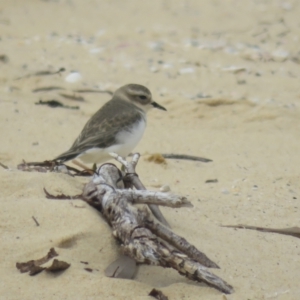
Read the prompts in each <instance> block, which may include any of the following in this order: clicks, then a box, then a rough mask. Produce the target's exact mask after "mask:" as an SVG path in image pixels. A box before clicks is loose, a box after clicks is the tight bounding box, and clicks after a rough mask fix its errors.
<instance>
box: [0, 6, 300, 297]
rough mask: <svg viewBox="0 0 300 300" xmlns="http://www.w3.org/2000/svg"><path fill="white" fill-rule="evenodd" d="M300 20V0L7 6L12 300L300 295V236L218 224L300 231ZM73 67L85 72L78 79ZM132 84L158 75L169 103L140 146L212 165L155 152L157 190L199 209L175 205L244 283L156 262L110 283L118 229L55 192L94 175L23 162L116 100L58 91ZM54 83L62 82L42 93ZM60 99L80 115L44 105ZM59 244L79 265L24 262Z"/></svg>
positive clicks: (153, 85)
mask: <svg viewBox="0 0 300 300" xmlns="http://www.w3.org/2000/svg"><path fill="white" fill-rule="evenodd" d="M299 14H300V4H299V3H298V2H297V1H279V0H278V1H250V0H245V1H239V0H234V1H229V0H216V1H209V0H202V1H177V0H175V1H171V0H166V1H143V2H141V1H137V0H131V1H130V0H125V1H116V0H114V1H100V0H98V1H97V0H88V1H80V0H71V1H64V0H57V1H33V0H27V1H21V0H16V1H10V0H2V1H1V4H0V37H1V40H0V58H1V57H2V58H1V59H0V68H1V74H0V162H2V163H3V164H5V165H7V166H8V167H10V168H11V169H10V170H5V169H3V168H1V167H0V178H1V180H0V190H1V196H0V198H1V212H0V231H1V233H0V236H1V238H0V240H1V242H0V244H1V247H0V248H1V249H0V254H1V262H0V278H1V281H0V299H150V298H149V297H148V296H147V295H148V293H149V292H150V291H151V290H152V288H157V289H161V290H162V291H163V292H164V294H166V295H167V296H168V297H169V299H206V300H210V299H230V300H233V299H234V300H244V299H299V298H300V287H299V279H300V271H299V262H300V250H299V249H300V247H299V242H300V241H299V239H297V238H294V237H290V236H283V235H278V234H272V233H262V232H256V231H250V230H234V229H231V228H224V227H220V226H219V225H220V224H223V225H235V224H248V225H253V226H260V227H272V228H285V227H294V226H299V199H300V194H299V193H300V183H299V182H300V171H299V165H300V155H299V153H300V138H299V132H300V121H299V120H300V111H299V97H300V89H299V77H300V69H299V62H300V56H299V52H298V51H299V47H298V46H299V38H300V28H299ZM1 55H5V56H1ZM62 67H63V68H65V69H66V71H65V72H63V73H61V74H56V75H48V76H47V75H45V76H30V77H24V78H21V79H19V80H16V78H19V77H22V76H26V75H28V74H34V73H36V72H39V71H51V72H55V71H57V70H59V69H60V68H62ZM74 70H76V71H78V72H79V73H80V74H81V76H82V79H81V80H80V81H78V82H75V83H70V82H66V81H65V77H66V76H67V75H68V74H69V72H70V71H74ZM126 83H139V84H143V85H146V86H147V87H148V88H149V89H150V90H151V91H152V93H153V96H154V99H155V101H157V102H158V103H160V104H161V105H163V106H165V107H166V108H167V109H168V112H167V113H165V112H162V111H158V110H153V111H151V112H150V113H149V118H148V128H147V130H146V133H145V135H144V138H143V139H142V141H141V143H140V144H139V145H138V147H137V149H136V150H137V151H139V152H140V153H141V154H147V153H171V152H172V153H185V154H190V155H198V156H202V157H207V158H210V159H212V160H213V162H211V163H207V164H205V163H200V162H188V161H179V160H178V161H177V160H168V161H167V165H159V164H155V163H151V162H147V161H146V160H145V159H143V157H142V158H141V161H140V163H139V166H138V173H139V175H140V178H141V179H142V181H143V183H144V184H145V186H146V187H147V188H149V189H158V188H159V187H160V186H162V185H169V186H170V188H171V190H172V192H174V193H178V194H182V195H186V196H187V197H188V199H189V200H190V201H191V202H192V203H193V205H194V208H191V209H190V208H184V209H167V208H163V209H162V210H163V212H164V215H165V216H166V218H167V219H168V220H169V222H170V224H171V226H172V228H173V229H174V231H175V232H176V233H178V234H180V235H182V236H184V237H186V238H187V239H188V240H189V241H190V242H191V243H192V244H194V245H195V246H196V247H198V248H199V249H200V250H201V251H203V252H204V253H206V254H207V255H208V256H209V257H210V258H211V259H212V260H214V261H215V262H216V263H217V264H218V265H220V267H221V269H220V270H214V271H213V272H214V273H215V274H217V275H218V276H220V277H222V278H223V279H224V280H226V281H227V282H229V283H230V284H232V285H233V286H234V288H235V293H234V294H232V295H229V296H226V297H227V298H222V295H221V294H220V293H219V292H218V291H216V290H214V289H211V288H209V287H207V286H205V285H201V284H197V283H193V282H190V281H188V280H186V279H185V278H183V277H181V276H180V275H178V274H177V273H176V272H174V271H173V270H164V269H162V268H157V267H151V266H142V267H140V270H139V273H138V275H137V278H136V280H134V281H129V280H114V279H110V278H106V277H105V276H104V269H105V268H106V267H107V265H108V264H109V263H110V262H112V261H113V260H115V259H116V258H117V256H118V246H117V244H116V243H115V241H114V240H113V237H112V235H111V231H110V229H109V227H108V225H107V224H106V223H105V221H104V220H102V219H101V218H100V217H99V215H98V213H97V212H96V211H94V210H93V209H92V208H91V207H89V206H88V205H87V204H85V203H82V202H81V201H78V200H76V201H75V200H74V201H53V200H47V199H46V198H45V196H44V193H43V188H44V187H45V188H46V189H47V190H48V191H49V192H50V193H65V194H74V195H75V194H78V193H80V192H81V190H82V187H83V184H84V183H85V182H86V180H87V179H80V178H71V177H69V176H66V175H63V174H54V173H50V174H48V173H27V172H20V171H18V170H17V169H16V165H17V164H18V163H21V161H22V159H25V160H26V161H43V160H45V159H52V158H54V157H55V156H57V155H59V154H60V153H62V152H63V151H66V150H67V148H68V147H70V145H71V144H72V142H73V141H74V139H75V138H76V137H77V135H78V134H79V132H80V130H81V129H82V127H83V125H84V124H85V123H86V121H87V120H88V119H89V118H90V116H91V115H92V114H93V113H94V112H95V111H96V110H97V109H98V108H99V107H100V106H101V105H103V103H105V101H107V100H108V99H109V97H110V96H109V95H108V94H96V93H84V94H80V96H83V97H84V99H85V101H84V102H75V101H72V100H70V99H66V98H63V97H62V96H60V95H59V93H62V92H63V93H68V94H73V93H74V92H73V90H74V89H87V88H89V89H104V90H105V89H108V90H111V91H113V90H115V89H116V88H118V87H119V86H121V85H124V84H126ZM49 86H58V87H61V88H63V90H52V91H48V92H37V93H33V92H32V91H33V90H35V89H37V88H41V87H49ZM75 94H76V95H78V94H77V93H75ZM52 99H55V100H59V101H61V102H63V103H64V104H66V105H70V106H77V105H78V106H79V107H80V109H79V110H69V109H64V108H50V107H46V106H42V105H35V103H36V102H38V101H39V100H44V101H45V100H52ZM145 157H146V156H145ZM208 179H218V182H217V183H205V181H206V180H208ZM32 216H34V217H35V218H36V219H37V221H38V222H39V224H40V226H37V225H36V224H35V222H34V220H33V219H32ZM51 247H55V249H56V251H57V252H58V253H59V256H58V259H60V260H64V261H66V262H68V263H70V264H71V267H70V268H69V269H68V270H66V271H65V272H64V273H62V274H59V275H57V274H49V273H46V272H42V273H40V274H38V275H36V276H34V277H30V276H28V275H27V274H26V273H25V274H20V273H19V271H18V270H17V269H16V267H15V264H16V262H22V261H27V260H30V259H36V258H40V257H42V256H44V255H45V254H46V253H47V252H48V250H49V249H50V248H51ZM81 261H85V262H88V263H89V264H88V265H86V264H83V263H81ZM87 267H88V268H91V269H93V272H87V271H86V270H84V268H87Z"/></svg>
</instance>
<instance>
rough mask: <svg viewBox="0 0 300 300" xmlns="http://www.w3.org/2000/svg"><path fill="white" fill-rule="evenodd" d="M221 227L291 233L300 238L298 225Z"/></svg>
mask: <svg viewBox="0 0 300 300" xmlns="http://www.w3.org/2000/svg"><path fill="white" fill-rule="evenodd" d="M222 227H227V228H239V229H251V230H257V231H262V232H273V233H278V234H284V235H291V236H294V237H297V238H300V227H290V228H266V227H256V226H248V225H242V224H239V225H222Z"/></svg>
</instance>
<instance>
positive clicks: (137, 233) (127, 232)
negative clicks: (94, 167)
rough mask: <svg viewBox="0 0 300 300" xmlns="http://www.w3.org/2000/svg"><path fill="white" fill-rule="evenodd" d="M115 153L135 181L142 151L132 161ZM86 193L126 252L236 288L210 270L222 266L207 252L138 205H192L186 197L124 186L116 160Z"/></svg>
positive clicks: (217, 285) (222, 287)
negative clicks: (126, 188) (135, 170)
mask: <svg viewBox="0 0 300 300" xmlns="http://www.w3.org/2000/svg"><path fill="white" fill-rule="evenodd" d="M114 157H115V158H116V159H117V160H118V161H120V162H121V163H122V164H123V165H124V166H125V168H126V171H127V173H129V175H130V178H131V179H132V182H134V180H135V179H134V178H137V175H136V174H135V172H134V169H135V166H136V164H137V162H138V159H139V155H134V156H133V159H132V162H130V163H129V162H126V161H124V160H123V159H122V158H120V157H118V156H116V155H114ZM130 173H131V174H130ZM127 179H128V178H127ZM82 196H83V199H84V200H86V201H87V202H88V203H90V204H91V205H93V206H94V207H96V208H97V209H98V210H100V211H101V212H102V214H103V216H104V217H105V219H106V220H107V222H108V223H109V224H110V226H111V227H112V230H113V235H114V236H115V237H116V238H117V239H118V240H120V241H121V247H122V251H123V254H125V255H127V256H129V257H131V258H133V259H134V260H135V261H137V262H139V263H146V264H152V265H158V266H162V267H170V268H174V269H175V270H177V271H178V272H179V273H180V274H181V275H184V276H186V277H188V278H189V279H191V280H195V281H199V282H202V281H203V282H205V283H207V284H208V285H210V286H212V287H214V288H216V289H218V290H220V291H222V292H224V293H227V294H229V293H232V292H233V288H232V286H230V285H229V284H228V283H226V282H225V281H223V280H222V279H221V278H219V277H217V276H215V275H214V274H212V273H210V272H209V271H208V270H207V267H218V266H217V265H216V264H215V263H214V262H212V261H211V260H210V259H209V258H208V257H207V256H206V255H205V254H204V253H202V252H200V251H199V250H198V249H197V248H195V247H194V246H193V245H191V244H190V243H188V242H187V241H186V240H185V239H184V238H182V237H180V236H178V235H176V234H175V233H173V232H172V231H171V230H170V229H169V228H166V227H165V226H163V225H161V224H160V223H159V222H157V221H156V220H155V219H153V218H152V216H151V213H150V212H149V210H148V209H147V207H146V206H139V207H137V206H135V205H134V204H148V205H149V204H150V205H164V206H169V207H184V206H191V203H190V202H189V201H188V200H187V199H186V198H185V197H179V196H175V195H170V194H165V193H159V192H150V191H146V190H144V191H136V190H124V181H123V177H122V173H121V172H120V170H118V169H117V167H116V166H114V165H113V164H105V165H102V166H101V167H100V168H99V169H98V172H97V174H95V175H94V177H93V179H92V180H91V181H90V182H89V183H88V184H87V185H86V186H85V188H84V191H83V195H82Z"/></svg>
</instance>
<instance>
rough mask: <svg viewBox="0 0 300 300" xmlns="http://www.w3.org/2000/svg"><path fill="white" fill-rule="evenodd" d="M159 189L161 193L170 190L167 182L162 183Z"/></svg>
mask: <svg viewBox="0 0 300 300" xmlns="http://www.w3.org/2000/svg"><path fill="white" fill-rule="evenodd" d="M159 190H160V191H161V192H163V193H167V192H170V191H171V189H170V186H168V185H167V184H165V185H163V186H162V187H161V188H160V189H159Z"/></svg>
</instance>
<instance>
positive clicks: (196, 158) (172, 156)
mask: <svg viewBox="0 0 300 300" xmlns="http://www.w3.org/2000/svg"><path fill="white" fill-rule="evenodd" d="M162 157H164V158H170V159H185V160H194V161H202V162H210V161H212V160H211V159H209V158H204V157H199V156H193V155H187V154H175V153H165V154H162Z"/></svg>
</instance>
